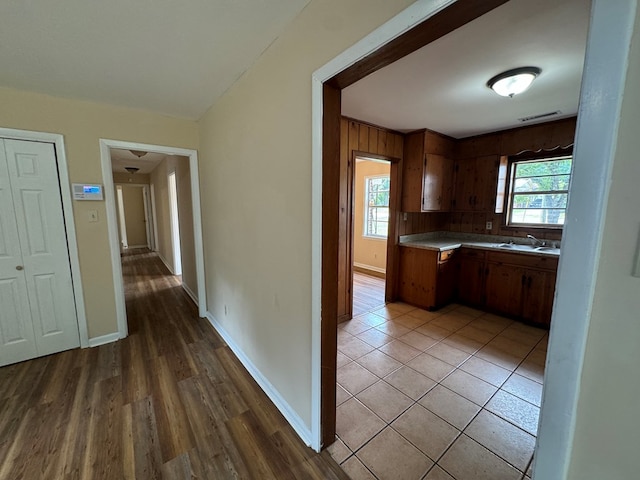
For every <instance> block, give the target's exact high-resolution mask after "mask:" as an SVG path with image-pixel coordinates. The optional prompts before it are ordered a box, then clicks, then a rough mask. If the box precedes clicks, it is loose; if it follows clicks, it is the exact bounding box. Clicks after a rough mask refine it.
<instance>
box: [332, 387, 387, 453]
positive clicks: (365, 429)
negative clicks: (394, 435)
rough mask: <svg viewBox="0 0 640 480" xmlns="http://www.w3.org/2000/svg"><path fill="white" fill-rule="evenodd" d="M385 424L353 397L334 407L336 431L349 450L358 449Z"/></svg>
mask: <svg viewBox="0 0 640 480" xmlns="http://www.w3.org/2000/svg"><path fill="white" fill-rule="evenodd" d="M385 426H386V424H385V423H384V422H383V421H382V420H381V419H380V418H378V416H377V415H376V414H374V413H373V412H372V411H371V410H369V409H368V408H367V407H365V406H364V405H363V404H362V403H360V401H358V400H357V399H355V398H352V399H350V400H347V401H346V402H344V403H343V404H342V405H340V406H339V407H338V408H336V433H337V434H338V437H340V440H342V441H343V442H344V443H345V445H346V446H347V447H349V449H350V450H351V451H356V450H358V449H359V448H360V447H361V446H362V445H364V444H365V443H366V442H368V441H369V440H370V439H371V438H372V437H373V436H374V435H375V434H377V433H378V432H379V431H380V430H382V429H383V428H384V427H385Z"/></svg>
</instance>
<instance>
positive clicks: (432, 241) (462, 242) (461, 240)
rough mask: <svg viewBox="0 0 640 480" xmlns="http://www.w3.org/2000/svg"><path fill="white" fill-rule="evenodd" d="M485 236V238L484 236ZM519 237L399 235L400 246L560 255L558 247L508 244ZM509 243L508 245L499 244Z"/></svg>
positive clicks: (438, 249)
mask: <svg viewBox="0 0 640 480" xmlns="http://www.w3.org/2000/svg"><path fill="white" fill-rule="evenodd" d="M484 237H486V238H484ZM515 240H520V239H513V238H509V239H506V240H505V238H499V237H490V236H488V235H472V234H468V235H465V234H462V235H452V236H447V235H446V234H442V233H440V234H437V235H432V234H421V235H406V236H403V237H400V246H401V247H412V248H423V249H425V250H436V251H439V252H443V251H445V250H451V249H455V248H461V247H465V248H478V249H483V250H494V251H500V252H508V253H518V254H524V255H542V256H554V257H557V256H559V255H560V249H559V248H551V247H540V248H534V247H533V245H532V244H531V242H530V241H529V242H527V243H516V244H509V241H515ZM500 245H510V246H500Z"/></svg>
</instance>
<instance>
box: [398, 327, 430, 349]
mask: <svg viewBox="0 0 640 480" xmlns="http://www.w3.org/2000/svg"><path fill="white" fill-rule="evenodd" d="M398 340H400V341H401V342H404V343H406V344H407V345H410V346H412V347H413V348H417V349H418V350H422V351H424V350H426V349H427V348H429V347H431V346H432V345H435V344H436V343H438V340H436V339H434V338H431V337H427V336H426V335H423V334H421V333H418V332H416V331H413V332H409V333H407V334H405V335H402V336H401V337H398Z"/></svg>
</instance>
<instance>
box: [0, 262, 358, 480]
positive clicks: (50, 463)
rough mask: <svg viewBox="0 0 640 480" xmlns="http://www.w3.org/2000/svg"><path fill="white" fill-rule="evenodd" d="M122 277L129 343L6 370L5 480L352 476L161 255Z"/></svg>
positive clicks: (1, 462)
mask: <svg viewBox="0 0 640 480" xmlns="http://www.w3.org/2000/svg"><path fill="white" fill-rule="evenodd" d="M123 272H124V278H125V284H126V301H127V313H128V320H129V337H127V338H126V339H124V340H121V341H119V342H117V343H112V344H109V345H104V346H101V347H97V348H91V349H83V350H80V349H77V350H71V351H68V352H64V353H60V354H57V355H51V356H48V357H44V358H40V359H36V360H31V361H28V362H23V363H19V364H16V365H12V366H8V367H4V368H0V479H2V480H4V479H11V480H14V479H26V480H31V479H38V480H41V479H91V480H97V479H118V480H120V479H129V478H138V479H156V478H164V479H172V480H173V479H192V478H197V479H227V478H243V479H244V478H246V479H261V480H262V479H320V478H322V479H324V478H327V479H348V477H347V476H346V474H345V473H344V472H343V471H342V470H341V469H340V467H338V466H337V464H336V463H335V462H334V461H333V459H332V458H331V457H330V456H329V454H328V453H326V452H323V453H322V454H316V453H315V452H313V451H312V450H310V449H309V448H307V447H305V446H304V445H303V443H302V442H301V441H300V440H299V438H298V437H297V436H296V434H295V433H294V431H293V430H292V429H291V428H290V427H289V425H288V424H287V423H286V421H285V420H284V418H283V417H282V416H281V415H280V413H279V412H278V411H277V409H276V408H275V407H274V406H273V404H272V403H271V402H270V401H269V399H268V398H267V397H266V395H265V394H264V393H263V392H262V390H260V388H259V387H258V386H257V384H256V383H255V382H254V381H253V379H252V378H251V377H250V376H249V375H248V373H247V372H246V370H244V368H243V367H242V365H241V364H240V362H239V361H238V360H237V359H236V357H235V356H234V355H233V353H232V352H231V351H230V350H229V348H228V347H227V346H226V345H225V344H224V342H223V341H222V340H221V338H220V337H219V336H218V335H217V334H216V333H215V331H214V330H213V328H212V327H211V326H210V325H209V324H208V322H207V321H205V320H203V319H199V318H198V317H197V311H196V308H195V306H194V305H193V303H192V302H191V301H190V300H189V298H188V297H187V295H186V294H185V293H184V291H183V290H182V288H181V287H180V286H179V284H178V282H177V281H176V280H175V279H174V278H173V277H171V276H169V275H166V273H167V272H166V269H165V267H164V266H163V265H162V263H161V262H160V260H158V258H157V257H156V256H155V255H154V254H150V253H148V252H147V251H144V250H143V251H140V250H136V251H134V252H131V253H129V254H126V256H125V257H123Z"/></svg>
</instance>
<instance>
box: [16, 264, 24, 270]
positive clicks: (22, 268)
mask: <svg viewBox="0 0 640 480" xmlns="http://www.w3.org/2000/svg"><path fill="white" fill-rule="evenodd" d="M16 270H24V267H23V266H22V265H18V266H17V267H16Z"/></svg>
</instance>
